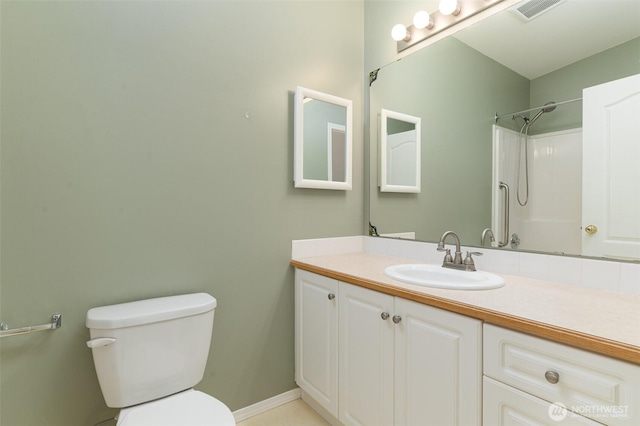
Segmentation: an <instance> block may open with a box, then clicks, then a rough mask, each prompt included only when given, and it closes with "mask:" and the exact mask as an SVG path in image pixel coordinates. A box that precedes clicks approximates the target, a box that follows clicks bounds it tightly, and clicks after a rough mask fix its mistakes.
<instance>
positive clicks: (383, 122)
mask: <svg viewBox="0 0 640 426" xmlns="http://www.w3.org/2000/svg"><path fill="white" fill-rule="evenodd" d="M388 118H391V119H394V120H398V121H404V122H406V123H412V124H413V125H414V126H415V131H416V149H415V162H416V164H415V167H416V176H415V178H416V179H415V183H414V185H394V184H392V183H389V179H388V176H387V169H388V158H387V145H388V143H387V136H388V134H387V119H388ZM421 121H422V120H421V118H420V117H414V116H412V115H408V114H403V113H401V112H395V111H390V110H388V109H384V108H383V109H381V111H380V153H379V158H380V168H379V174H378V176H379V177H380V182H379V187H380V192H405V193H419V192H420V182H421V175H420V172H421V170H420V167H421V155H422V154H421V149H420V147H421V145H422V134H421Z"/></svg>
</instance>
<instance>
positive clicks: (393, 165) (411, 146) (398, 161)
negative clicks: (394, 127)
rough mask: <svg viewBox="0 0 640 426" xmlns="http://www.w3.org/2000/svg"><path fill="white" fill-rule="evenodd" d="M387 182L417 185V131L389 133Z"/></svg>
mask: <svg viewBox="0 0 640 426" xmlns="http://www.w3.org/2000/svg"><path fill="white" fill-rule="evenodd" d="M387 182H388V183H389V184H390V185H401V186H415V185H416V131H415V130H408V131H406V132H401V133H394V134H391V135H387Z"/></svg>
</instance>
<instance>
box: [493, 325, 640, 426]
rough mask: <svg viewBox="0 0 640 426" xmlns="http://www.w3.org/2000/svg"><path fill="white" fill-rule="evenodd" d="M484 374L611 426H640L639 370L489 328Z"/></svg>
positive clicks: (577, 351) (595, 355) (578, 350)
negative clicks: (632, 425) (639, 425)
mask: <svg viewBox="0 0 640 426" xmlns="http://www.w3.org/2000/svg"><path fill="white" fill-rule="evenodd" d="M483 339H484V349H483V353H484V357H483V358H484V361H483V365H484V374H485V375H486V376H489V377H492V378H494V379H496V380H498V381H500V382H503V383H506V384H508V385H511V386H513V387H515V388H518V389H520V390H523V391H525V392H528V393H530V394H531V395H535V396H537V397H539V398H542V399H545V400H547V401H549V402H560V403H563V404H564V405H565V406H566V407H567V408H568V409H570V410H572V411H575V412H577V413H579V414H582V415H583V416H585V417H590V418H592V419H594V420H597V421H598V422H601V423H604V424H611V425H618V424H620V425H630V424H634V425H637V424H640V414H639V413H637V411H638V410H639V409H640V407H638V405H639V404H640V366H637V365H634V364H630V363H626V362H624V361H619V360H615V359H611V358H608V357H605V356H602V355H597V354H594V353H591V352H587V351H584V350H581V349H576V348H572V347H569V346H565V345H562V344H558V343H554V342H550V341H547V340H544V339H541V338H537V337H533V336H529V335H526V334H522V333H518V332H514V331H511V330H507V329H503V328H500V327H496V326H492V325H489V324H485V325H484V338H483Z"/></svg>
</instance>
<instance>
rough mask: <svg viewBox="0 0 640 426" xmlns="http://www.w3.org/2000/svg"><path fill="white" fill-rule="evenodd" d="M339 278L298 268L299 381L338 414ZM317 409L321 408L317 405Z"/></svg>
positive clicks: (297, 366)
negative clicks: (335, 278)
mask: <svg viewBox="0 0 640 426" xmlns="http://www.w3.org/2000/svg"><path fill="white" fill-rule="evenodd" d="M337 294H338V281H337V280H334V279H331V278H327V277H324V276H321V275H317V274H313V273H311V272H307V271H303V270H301V269H296V283H295V340H296V344H295V362H296V383H297V384H298V386H300V388H301V389H302V390H303V391H304V392H306V393H307V394H308V395H309V396H310V397H311V398H313V400H314V401H315V402H316V403H317V404H319V405H320V407H321V408H323V409H324V410H326V411H327V412H328V413H329V414H330V415H331V416H333V417H336V418H337V417H338V306H337V302H338V301H337ZM315 408H317V407H315Z"/></svg>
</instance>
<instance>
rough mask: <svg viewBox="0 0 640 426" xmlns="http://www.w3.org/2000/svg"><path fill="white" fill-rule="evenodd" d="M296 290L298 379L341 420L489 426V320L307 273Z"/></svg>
mask: <svg viewBox="0 0 640 426" xmlns="http://www.w3.org/2000/svg"><path fill="white" fill-rule="evenodd" d="M332 294H333V295H336V297H335V298H333V299H331V298H330V297H331V295H332ZM295 297H296V313H295V315H296V382H297V383H298V385H299V386H300V388H301V389H302V391H303V392H304V393H306V394H307V395H308V396H310V397H312V398H313V400H314V402H315V403H316V405H319V406H320V407H321V408H322V409H324V410H326V412H327V413H329V414H330V415H331V416H333V417H334V418H336V419H338V420H339V422H340V423H342V424H346V425H366V426H374V425H382V426H389V425H461V426H467V425H479V424H480V422H481V379H482V363H481V339H482V323H481V322H480V321H478V320H476V319H472V318H468V317H465V316H462V315H458V314H455V313H451V312H447V311H443V310H440V309H437V308H433V307H430V306H427V305H423V304H420V303H416V302H412V301H408V300H405V299H402V298H398V297H394V296H390V295H388V294H384V293H380V292H377V291H373V290H369V289H366V288H363V287H359V286H355V285H351V284H346V283H344V282H338V281H336V280H333V279H330V278H327V277H323V276H319V275H316V274H313V273H309V272H307V271H303V270H296V296H295ZM311 405H312V406H313V405H314V404H311Z"/></svg>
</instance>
